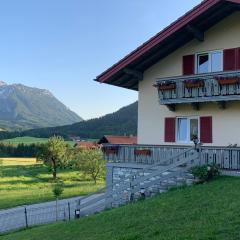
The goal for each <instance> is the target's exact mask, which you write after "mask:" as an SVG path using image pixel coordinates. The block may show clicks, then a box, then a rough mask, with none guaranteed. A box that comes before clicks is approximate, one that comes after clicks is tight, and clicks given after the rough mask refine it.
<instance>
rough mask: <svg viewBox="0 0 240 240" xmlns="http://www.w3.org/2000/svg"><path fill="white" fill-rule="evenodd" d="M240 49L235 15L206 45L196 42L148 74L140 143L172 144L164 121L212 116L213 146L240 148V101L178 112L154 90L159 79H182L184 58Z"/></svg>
mask: <svg viewBox="0 0 240 240" xmlns="http://www.w3.org/2000/svg"><path fill="white" fill-rule="evenodd" d="M234 47H240V13H239V12H237V13H234V14H233V15H231V16H229V17H228V18H226V19H224V20H223V21H221V22H220V23H218V24H217V25H215V26H214V27H212V28H211V29H210V30H208V31H207V32H206V33H205V41H204V42H199V41H197V40H193V41H191V42H189V43H188V44H186V45H185V46H183V47H181V48H179V49H178V50H177V51H175V52H174V53H172V54H171V55H169V56H168V57H166V58H165V59H163V60H161V61H160V62H158V63H157V64H155V65H154V66H152V67H151V68H149V69H148V70H147V71H145V72H144V80H143V81H141V82H140V83H139V105H138V108H139V109H138V143H139V144H169V143H165V142H164V119H165V117H176V116H212V117H213V144H212V145H215V146H226V145H229V144H230V143H232V144H233V143H234V144H235V143H238V144H239V145H240V101H239V102H230V103H227V108H226V109H225V110H221V109H219V107H218V106H217V104H214V103H202V104H201V105H200V110H199V111H195V110H193V109H192V107H191V106H190V105H186V104H184V105H177V109H176V111H175V112H171V111H169V110H168V108H167V107H166V106H162V105H160V104H159V102H158V94H157V90H156V89H155V88H154V87H153V84H154V83H155V81H156V78H160V77H169V76H178V75H182V56H184V55H188V54H194V53H197V52H202V51H208V50H216V49H226V48H234Z"/></svg>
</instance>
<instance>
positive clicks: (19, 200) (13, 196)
mask: <svg viewBox="0 0 240 240" xmlns="http://www.w3.org/2000/svg"><path fill="white" fill-rule="evenodd" d="M0 174H1V177H0V209H2V208H10V207H14V206H18V205H24V204H30V203H37V202H42V201H47V200H52V199H53V196H52V192H51V186H52V185H51V184H52V176H51V174H50V172H49V170H48V168H47V167H46V166H44V165H43V164H37V163H36V159H34V158H3V165H2V166H0ZM58 177H59V178H60V179H61V180H63V181H64V183H65V189H64V193H63V195H62V198H67V197H73V196H79V195H85V194H87V193H90V192H94V191H95V190H97V189H99V188H100V187H102V186H103V185H104V181H103V180H99V181H98V184H96V185H95V184H94V183H93V182H92V181H90V180H89V179H84V178H83V176H82V175H81V174H79V172H77V171H73V170H62V171H60V172H59V175H58Z"/></svg>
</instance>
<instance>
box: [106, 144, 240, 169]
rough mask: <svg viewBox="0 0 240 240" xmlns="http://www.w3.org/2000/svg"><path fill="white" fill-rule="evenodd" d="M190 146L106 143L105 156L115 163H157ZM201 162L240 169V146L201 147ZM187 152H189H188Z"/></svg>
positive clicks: (108, 160)
mask: <svg viewBox="0 0 240 240" xmlns="http://www.w3.org/2000/svg"><path fill="white" fill-rule="evenodd" d="M188 148H189V146H169V145H166V146H163V145H162V146H158V145H105V146H104V147H103V152H104V158H105V160H106V161H107V162H113V163H134V164H157V163H163V164H164V162H165V160H166V159H168V158H169V157H171V156H175V155H177V154H180V153H181V152H184V151H185V150H186V149H188ZM200 151H201V154H200V155H199V156H200V157H199V158H200V159H199V162H200V163H201V164H211V163H216V164H219V165H220V167H221V168H222V169H229V170H240V148H239V147H207V146H202V147H201V148H200ZM186 154H187V153H186Z"/></svg>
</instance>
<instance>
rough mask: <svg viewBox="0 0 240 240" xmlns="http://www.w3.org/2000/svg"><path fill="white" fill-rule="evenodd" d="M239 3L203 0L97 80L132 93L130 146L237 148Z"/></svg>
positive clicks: (239, 130)
mask: <svg viewBox="0 0 240 240" xmlns="http://www.w3.org/2000/svg"><path fill="white" fill-rule="evenodd" d="M239 5H240V1H239V0H224V1H222V0H205V1H203V2H202V3H201V4H200V5H198V6H197V7H195V8H194V9H192V10H191V11H189V12H188V13H186V14H185V15H184V16H182V17H181V18H179V19H178V20H177V21H176V22H174V23H172V24H171V25H170V26H168V27H167V28H165V29H164V30H163V31H161V32H160V33H158V34H157V35H156V36H154V37H153V38H151V39H150V40H149V41H147V42H146V43H144V44H143V45H141V46H140V47H139V48H137V49H136V50H134V51H133V52H131V53H130V54H129V55H127V56H126V57H125V58H123V59H122V60H120V61H119V62H118V63H117V64H115V65H113V66H112V67H111V68H109V69H108V70H106V71H105V72H103V73H102V74H101V75H99V76H98V77H97V79H96V80H97V81H99V82H101V83H107V84H111V85H115V86H119V87H123V88H127V89H132V90H136V91H138V92H139V109H138V144H157V145H169V144H174V145H183V144H186V145H187V144H190V143H191V138H192V136H193V135H197V137H198V138H199V139H200V141H201V142H203V143H204V144H205V145H209V146H228V145H229V144H239V145H240V127H239V122H240V112H239V109H240V101H239V100H240V85H239V77H240V12H239Z"/></svg>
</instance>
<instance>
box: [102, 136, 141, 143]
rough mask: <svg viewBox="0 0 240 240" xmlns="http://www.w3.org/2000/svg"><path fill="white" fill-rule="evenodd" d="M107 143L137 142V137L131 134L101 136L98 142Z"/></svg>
mask: <svg viewBox="0 0 240 240" xmlns="http://www.w3.org/2000/svg"><path fill="white" fill-rule="evenodd" d="M102 143H109V144H137V137H132V136H111V135H105V136H103V137H102V138H101V139H100V140H99V142H98V144H102Z"/></svg>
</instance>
